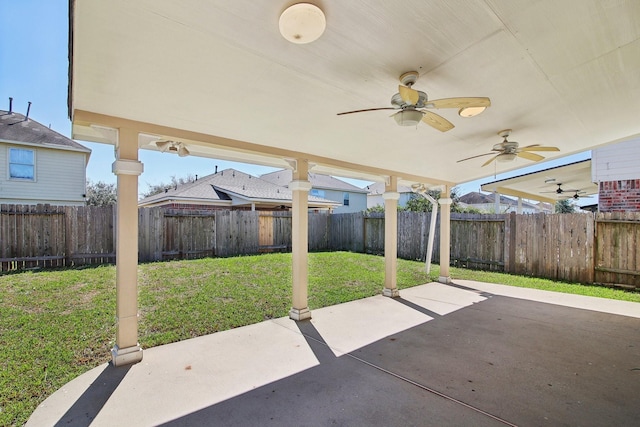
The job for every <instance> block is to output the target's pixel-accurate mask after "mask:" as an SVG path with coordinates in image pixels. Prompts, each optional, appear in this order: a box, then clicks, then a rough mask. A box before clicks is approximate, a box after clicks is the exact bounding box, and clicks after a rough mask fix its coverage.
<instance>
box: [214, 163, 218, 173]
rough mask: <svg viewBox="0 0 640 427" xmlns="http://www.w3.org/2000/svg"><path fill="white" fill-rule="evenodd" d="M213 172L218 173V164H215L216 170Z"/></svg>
mask: <svg viewBox="0 0 640 427" xmlns="http://www.w3.org/2000/svg"><path fill="white" fill-rule="evenodd" d="M214 173H218V165H216V171H215V172H214Z"/></svg>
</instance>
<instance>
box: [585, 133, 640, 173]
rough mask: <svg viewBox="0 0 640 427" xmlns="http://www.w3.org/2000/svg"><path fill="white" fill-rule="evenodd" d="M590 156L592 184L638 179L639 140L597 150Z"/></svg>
mask: <svg viewBox="0 0 640 427" xmlns="http://www.w3.org/2000/svg"><path fill="white" fill-rule="evenodd" d="M591 156H592V159H591V175H592V178H593V182H607V181H623V180H633V179H638V178H640V167H638V164H640V139H636V140H632V141H626V142H620V143H618V144H612V145H606V146H604V147H600V148H597V149H595V150H593V151H592V152H591Z"/></svg>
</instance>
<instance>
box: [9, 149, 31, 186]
mask: <svg viewBox="0 0 640 427" xmlns="http://www.w3.org/2000/svg"><path fill="white" fill-rule="evenodd" d="M9 179H19V180H25V181H35V179H36V153H35V151H34V150H29V149H26V148H9Z"/></svg>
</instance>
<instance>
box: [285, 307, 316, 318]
mask: <svg viewBox="0 0 640 427" xmlns="http://www.w3.org/2000/svg"><path fill="white" fill-rule="evenodd" d="M289 318H290V319H292V320H307V319H311V311H309V307H305V308H302V309H297V308H292V309H291V310H289Z"/></svg>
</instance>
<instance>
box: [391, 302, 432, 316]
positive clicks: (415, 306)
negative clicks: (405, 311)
mask: <svg viewBox="0 0 640 427" xmlns="http://www.w3.org/2000/svg"><path fill="white" fill-rule="evenodd" d="M392 300H393V301H396V302H399V303H400V304H403V305H406V306H407V307H409V308H412V309H414V310H415V311H419V312H420V313H422V314H426V315H427V316H429V317H433V318H434V319H437V318H438V317H441V315H440V314H438V313H436V312H435V311H431V310H429V309H426V308H424V307H422V306H420V305H418V304H414V303H412V302H411V301H407V300H406V299H404V298H402V297H396V298H392Z"/></svg>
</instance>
